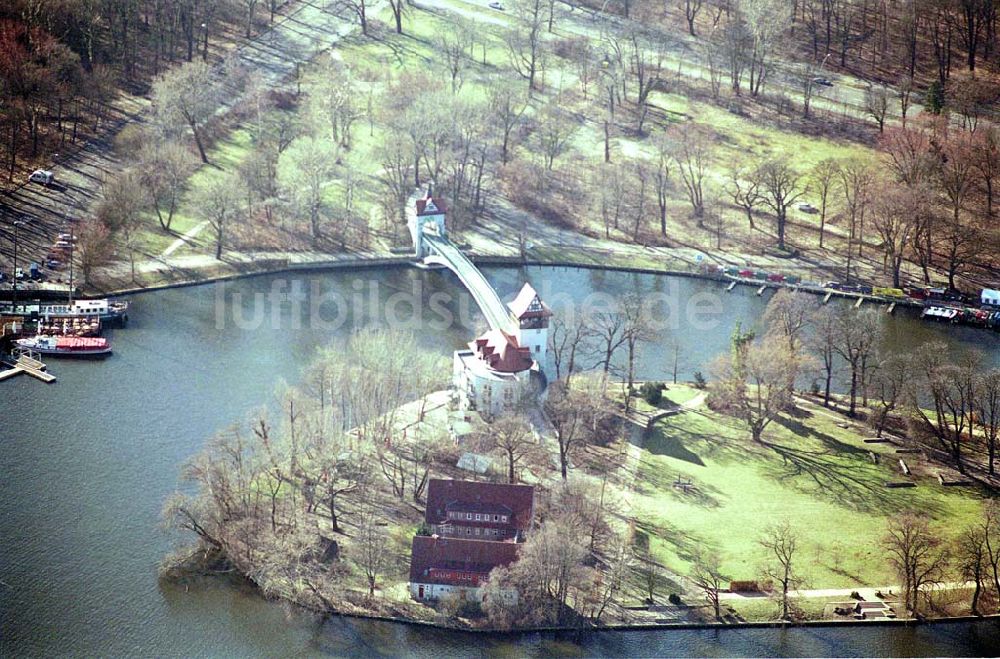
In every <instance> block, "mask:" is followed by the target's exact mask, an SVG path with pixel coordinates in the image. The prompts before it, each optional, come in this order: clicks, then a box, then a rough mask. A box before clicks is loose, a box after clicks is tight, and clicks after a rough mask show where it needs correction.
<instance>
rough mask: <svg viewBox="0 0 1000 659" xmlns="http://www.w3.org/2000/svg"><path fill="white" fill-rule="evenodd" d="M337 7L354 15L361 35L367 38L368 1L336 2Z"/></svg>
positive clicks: (347, 0)
mask: <svg viewBox="0 0 1000 659" xmlns="http://www.w3.org/2000/svg"><path fill="white" fill-rule="evenodd" d="M394 1H395V0H394ZM337 5H338V6H339V7H340V8H342V9H344V10H346V11H348V12H350V13H351V14H354V17H355V18H357V19H358V24H359V25H360V26H361V34H363V35H365V36H368V0H337Z"/></svg>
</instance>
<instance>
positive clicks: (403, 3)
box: [389, 0, 410, 34]
mask: <svg viewBox="0 0 1000 659" xmlns="http://www.w3.org/2000/svg"><path fill="white" fill-rule="evenodd" d="M409 7H410V3H409V2H408V1H407V0H389V9H391V10H392V18H393V20H394V21H395V23H396V34H402V33H403V15H404V14H406V13H407V10H408V9H409Z"/></svg>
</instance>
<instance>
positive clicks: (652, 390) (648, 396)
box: [639, 382, 663, 405]
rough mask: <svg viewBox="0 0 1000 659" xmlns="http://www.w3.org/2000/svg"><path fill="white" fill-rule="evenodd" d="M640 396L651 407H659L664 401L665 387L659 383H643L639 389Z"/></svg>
mask: <svg viewBox="0 0 1000 659" xmlns="http://www.w3.org/2000/svg"><path fill="white" fill-rule="evenodd" d="M639 395H641V396H642V399H643V400H644V401H646V402H647V403H649V404H650V405H659V404H660V401H661V400H663V385H662V384H660V383H659V382H643V383H642V386H641V387H639Z"/></svg>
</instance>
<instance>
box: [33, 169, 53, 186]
mask: <svg viewBox="0 0 1000 659" xmlns="http://www.w3.org/2000/svg"><path fill="white" fill-rule="evenodd" d="M55 180H56V177H55V174H53V173H52V172H50V171H48V170H47V169H36V170H35V171H33V172H31V176H29V177H28V181H29V182H31V183H41V184H42V185H52V183H53V182H54V181H55Z"/></svg>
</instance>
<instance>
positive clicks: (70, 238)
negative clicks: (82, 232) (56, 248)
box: [59, 233, 76, 243]
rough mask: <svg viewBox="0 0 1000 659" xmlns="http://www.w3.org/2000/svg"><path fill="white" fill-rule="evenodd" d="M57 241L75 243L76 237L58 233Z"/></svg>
mask: <svg viewBox="0 0 1000 659" xmlns="http://www.w3.org/2000/svg"><path fill="white" fill-rule="evenodd" d="M59 240H65V241H66V242H71V243H75V242H76V236H74V235H73V234H71V233H60V234H59Z"/></svg>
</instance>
